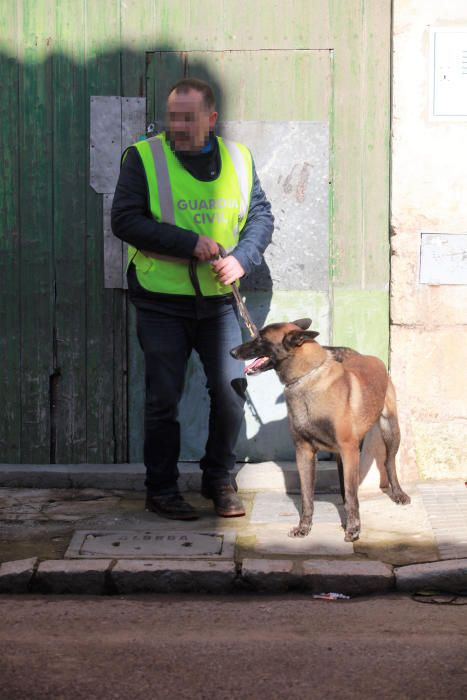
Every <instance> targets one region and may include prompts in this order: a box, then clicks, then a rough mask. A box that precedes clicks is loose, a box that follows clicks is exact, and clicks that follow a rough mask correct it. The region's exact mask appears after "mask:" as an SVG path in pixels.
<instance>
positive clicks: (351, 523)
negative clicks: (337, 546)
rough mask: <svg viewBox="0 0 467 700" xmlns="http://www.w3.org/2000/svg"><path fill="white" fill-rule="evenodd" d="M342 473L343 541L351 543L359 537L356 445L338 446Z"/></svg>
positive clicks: (357, 455) (358, 474) (357, 450)
mask: <svg viewBox="0 0 467 700" xmlns="http://www.w3.org/2000/svg"><path fill="white" fill-rule="evenodd" d="M340 454H341V457H342V463H343V472H344V507H345V511H346V514H347V522H346V525H345V538H344V539H345V541H346V542H353V541H354V540H358V538H359V536H360V507H359V503H358V485H359V480H360V450H359V449H358V443H347V444H345V445H341V446H340Z"/></svg>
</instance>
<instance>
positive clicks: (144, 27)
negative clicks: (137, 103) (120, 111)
mask: <svg viewBox="0 0 467 700" xmlns="http://www.w3.org/2000/svg"><path fill="white" fill-rule="evenodd" d="M157 5H158V3H155V2H154V0H125V2H123V3H121V10H120V12H121V44H122V92H121V94H122V96H123V97H144V96H145V95H146V65H147V64H146V61H147V55H148V52H150V51H154V50H155V49H157V48H158V46H157V40H158V34H157V29H156V6H157Z"/></svg>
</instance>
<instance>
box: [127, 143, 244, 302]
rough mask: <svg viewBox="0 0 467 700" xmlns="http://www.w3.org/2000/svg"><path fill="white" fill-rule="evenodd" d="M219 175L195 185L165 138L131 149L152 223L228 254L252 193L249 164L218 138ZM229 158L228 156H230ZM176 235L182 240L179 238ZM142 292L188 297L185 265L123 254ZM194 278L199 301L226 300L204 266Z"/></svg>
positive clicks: (237, 149) (239, 147)
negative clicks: (160, 223) (139, 168)
mask: <svg viewBox="0 0 467 700" xmlns="http://www.w3.org/2000/svg"><path fill="white" fill-rule="evenodd" d="M218 143H219V153H220V158H221V171H220V173H219V176H218V178H216V179H215V180H212V181H207V182H204V181H200V180H197V179H196V178H194V177H193V176H192V175H190V173H189V172H188V171H187V170H185V168H183V166H182V165H181V164H180V162H179V160H178V159H177V158H176V156H175V155H174V153H173V151H172V150H171V148H170V145H169V143H168V142H167V141H166V139H165V135H164V134H161V135H158V136H155V137H152V138H150V139H147V140H146V141H139V142H138V143H136V144H134V146H135V147H136V148H137V150H138V152H139V154H140V157H141V161H142V163H143V167H144V171H145V174H146V179H147V183H148V192H149V205H150V207H149V208H150V211H151V214H152V216H153V217H154V218H155V219H156V220H157V221H164V222H166V223H171V224H175V225H176V226H179V227H180V228H185V229H189V230H192V231H194V232H195V233H198V234H201V235H206V236H210V237H211V238H213V239H214V240H215V241H217V242H218V243H220V244H221V245H223V247H224V248H225V249H226V250H227V251H230V250H232V249H233V248H235V246H236V243H237V241H238V236H239V231H241V229H242V228H243V226H244V225H245V222H246V219H247V214H248V209H249V201H250V193H251V188H252V174H253V167H252V160H251V154H250V152H249V151H248V149H247V148H246V147H245V146H243V145H242V144H236V143H233V142H229V144H228V145H229V148H228V147H227V144H226V143H225V141H224V140H223V139H221V138H220V137H219V138H218ZM232 153H233V154H234V155H233V156H232ZM180 235H182V234H180ZM128 259H129V261H132V262H133V263H134V264H135V267H136V274H137V278H138V281H139V283H140V284H141V286H142V287H144V288H145V289H147V290H148V291H152V292H161V293H168V294H183V295H194V293H195V290H194V288H193V284H192V282H191V279H190V277H189V274H188V266H187V264H186V261H181V260H179V261H177V259H176V258H170V257H167V256H160V257H159V256H156V257H149V254H146V253H145V252H144V251H137V250H136V249H135V248H131V247H130V248H129V249H128ZM197 276H198V281H199V285H200V288H201V291H202V293H203V295H205V296H216V295H219V294H227V293H228V292H229V291H230V290H231V287H230V285H229V286H225V285H222V284H221V283H220V282H219V281H218V280H217V278H216V276H215V274H214V272H213V271H212V268H211V264H210V263H209V262H205V263H204V262H203V263H198V266H197Z"/></svg>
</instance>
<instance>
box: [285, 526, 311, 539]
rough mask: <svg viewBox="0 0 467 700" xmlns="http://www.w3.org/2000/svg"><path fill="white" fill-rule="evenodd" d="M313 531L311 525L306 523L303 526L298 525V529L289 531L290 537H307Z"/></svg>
mask: <svg viewBox="0 0 467 700" xmlns="http://www.w3.org/2000/svg"><path fill="white" fill-rule="evenodd" d="M310 530H311V523H310V524H306V523H304V524H303V525H301V524H300V523H299V524H298V525H297V527H293V528H292V529H291V530H290V531H289V537H306V536H307V535H308V534H309V533H310Z"/></svg>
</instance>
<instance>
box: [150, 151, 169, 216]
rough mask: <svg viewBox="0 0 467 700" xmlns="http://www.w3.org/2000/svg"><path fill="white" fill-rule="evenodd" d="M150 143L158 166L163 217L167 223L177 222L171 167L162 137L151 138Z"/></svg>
mask: <svg viewBox="0 0 467 700" xmlns="http://www.w3.org/2000/svg"><path fill="white" fill-rule="evenodd" d="M149 145H150V147H151V151H152V157H153V158H154V165H155V166H156V178H157V189H158V191H159V205H160V208H161V219H162V221H164V222H165V223H166V224H175V212H174V203H173V198H172V189H171V187H170V177H169V169H168V167H167V159H166V157H165V153H164V149H163V146H162V141H161V140H160V139H150V140H149Z"/></svg>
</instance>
